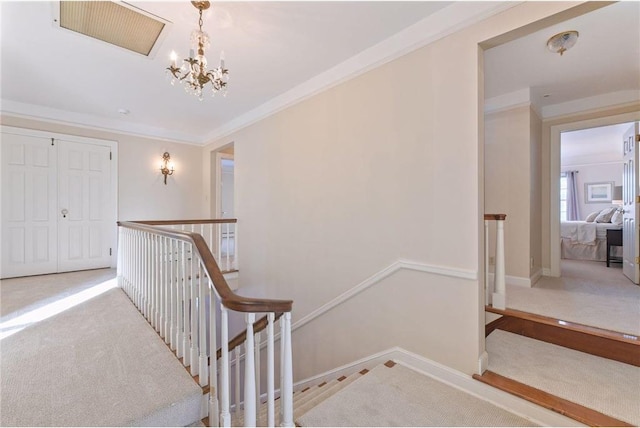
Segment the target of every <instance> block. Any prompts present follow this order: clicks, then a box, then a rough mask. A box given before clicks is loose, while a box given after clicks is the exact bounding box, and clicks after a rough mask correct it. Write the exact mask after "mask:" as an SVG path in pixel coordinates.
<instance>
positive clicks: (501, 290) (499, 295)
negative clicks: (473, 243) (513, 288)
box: [484, 214, 507, 309]
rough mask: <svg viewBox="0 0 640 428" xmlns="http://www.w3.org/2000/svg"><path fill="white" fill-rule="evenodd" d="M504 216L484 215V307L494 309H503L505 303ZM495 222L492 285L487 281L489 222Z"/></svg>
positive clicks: (505, 216)
mask: <svg viewBox="0 0 640 428" xmlns="http://www.w3.org/2000/svg"><path fill="white" fill-rule="evenodd" d="M506 218H507V215H506V214H485V215H484V245H485V251H484V287H485V305H492V306H493V307H494V308H498V309H505V308H506V301H507V288H506V274H505V260H504V221H505V219H506ZM490 221H495V222H496V252H495V259H494V260H495V272H494V283H493V284H491V282H490V280H489V265H490V263H489V257H490V256H489V222H490Z"/></svg>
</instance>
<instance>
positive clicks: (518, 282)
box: [489, 271, 542, 287]
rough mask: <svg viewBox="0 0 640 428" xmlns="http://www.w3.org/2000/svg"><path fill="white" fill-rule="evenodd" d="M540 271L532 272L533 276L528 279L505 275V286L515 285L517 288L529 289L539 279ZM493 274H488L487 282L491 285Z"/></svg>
mask: <svg viewBox="0 0 640 428" xmlns="http://www.w3.org/2000/svg"><path fill="white" fill-rule="evenodd" d="M541 276H542V275H541V273H540V271H536V272H534V274H533V275H532V276H531V277H530V278H526V277H523V276H513V275H505V277H504V281H505V283H506V284H507V285H515V286H518V287H531V286H533V284H535V283H536V282H537V281H538V280H539V279H540V277H541ZM493 277H494V273H493V272H490V273H489V281H491V282H492V283H493Z"/></svg>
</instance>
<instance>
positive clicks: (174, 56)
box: [170, 51, 178, 68]
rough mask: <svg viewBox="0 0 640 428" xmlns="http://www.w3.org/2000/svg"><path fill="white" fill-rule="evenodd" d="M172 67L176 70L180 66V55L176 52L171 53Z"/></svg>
mask: <svg viewBox="0 0 640 428" xmlns="http://www.w3.org/2000/svg"><path fill="white" fill-rule="evenodd" d="M170 58H171V65H172V66H173V67H174V68H175V67H177V66H178V54H177V53H176V51H171V55H170Z"/></svg>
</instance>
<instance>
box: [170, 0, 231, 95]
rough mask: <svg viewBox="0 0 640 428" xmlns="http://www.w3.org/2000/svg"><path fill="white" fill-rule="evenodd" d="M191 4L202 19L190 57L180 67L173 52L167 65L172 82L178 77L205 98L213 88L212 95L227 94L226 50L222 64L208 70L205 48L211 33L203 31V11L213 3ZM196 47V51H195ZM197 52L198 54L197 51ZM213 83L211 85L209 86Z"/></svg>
mask: <svg viewBox="0 0 640 428" xmlns="http://www.w3.org/2000/svg"><path fill="white" fill-rule="evenodd" d="M191 4H192V5H193V6H194V7H195V8H196V9H198V11H199V14H200V19H199V21H198V29H196V30H193V32H192V33H191V43H192V45H193V49H191V50H190V51H189V58H185V59H184V60H182V64H181V65H180V67H178V64H177V61H178V55H177V54H176V53H175V52H174V51H172V52H171V64H170V65H169V67H167V75H168V76H169V77H170V79H171V84H172V85H173V84H175V82H176V79H177V80H178V81H180V82H182V84H183V86H184V90H185V91H186V92H187V93H189V94H192V95H195V96H197V97H198V99H199V100H200V101H202V99H203V92H204V91H206V90H207V88H211V96H214V95H215V94H216V93H217V92H221V93H222V95H223V96H225V95H226V94H227V82H228V81H229V70H228V69H226V68H225V67H224V52H221V53H220V66H218V67H216V68H213V69H211V70H207V58H206V57H205V56H204V50H205V49H206V48H208V47H209V44H210V42H209V35H208V34H207V33H205V32H204V31H202V11H203V10H207V9H209V7H210V6H211V3H209V2H208V1H192V2H191ZM194 49H195V51H194ZM196 52H197V55H195V53H196ZM207 85H211V86H207Z"/></svg>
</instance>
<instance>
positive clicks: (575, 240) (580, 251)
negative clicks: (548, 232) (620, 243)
mask: <svg viewBox="0 0 640 428" xmlns="http://www.w3.org/2000/svg"><path fill="white" fill-rule="evenodd" d="M607 229H622V225H619V224H614V223H595V222H586V221H563V222H561V223H560V241H561V242H560V251H561V252H560V254H561V257H562V258H563V259H571V260H592V261H599V262H604V261H606V260H607ZM611 250H612V253H613V254H612V255H613V256H622V248H621V247H612V249H611Z"/></svg>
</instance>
